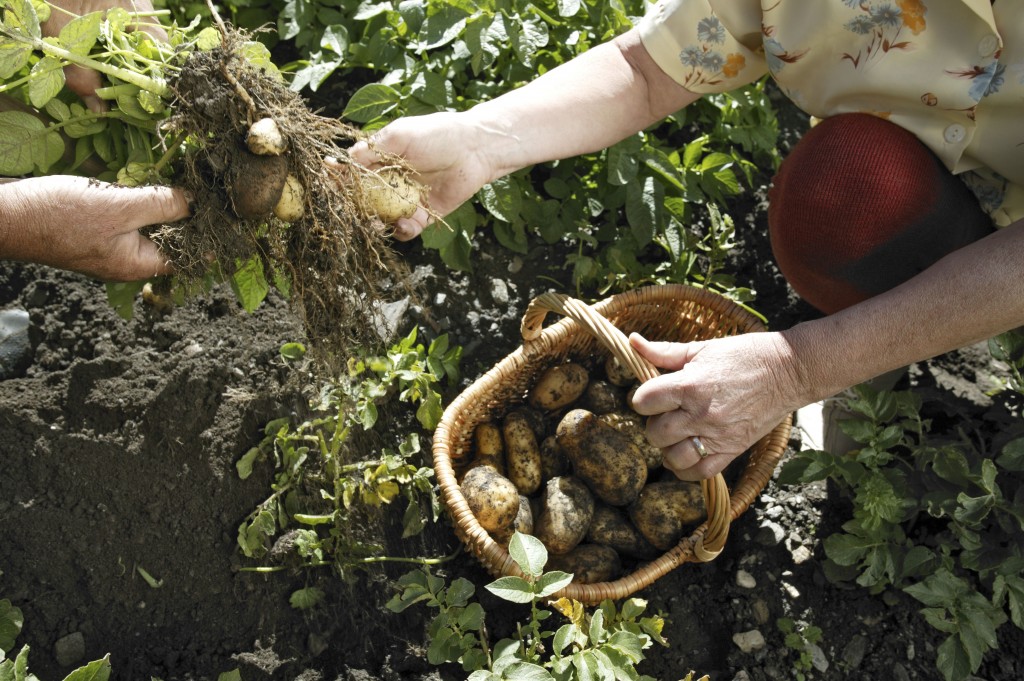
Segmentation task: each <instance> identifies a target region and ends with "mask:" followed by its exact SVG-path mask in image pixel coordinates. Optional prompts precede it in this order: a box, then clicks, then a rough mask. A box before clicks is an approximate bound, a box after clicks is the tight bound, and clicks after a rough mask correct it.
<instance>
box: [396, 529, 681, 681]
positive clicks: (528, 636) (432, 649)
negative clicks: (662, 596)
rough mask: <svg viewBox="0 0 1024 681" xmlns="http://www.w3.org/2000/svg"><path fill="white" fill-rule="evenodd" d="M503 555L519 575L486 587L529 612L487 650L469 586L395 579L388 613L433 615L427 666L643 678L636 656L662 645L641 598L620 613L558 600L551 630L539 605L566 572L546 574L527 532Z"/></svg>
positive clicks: (420, 574) (486, 675) (656, 622)
mask: <svg viewBox="0 0 1024 681" xmlns="http://www.w3.org/2000/svg"><path fill="white" fill-rule="evenodd" d="M508 551H509V555H510V556H511V557H512V559H513V560H514V561H515V563H516V565H517V566H519V569H520V570H521V571H522V573H523V576H522V577H518V576H506V577H500V578H499V579H497V580H495V581H494V582H492V583H490V584H488V585H487V586H486V589H487V590H488V591H490V592H491V593H492V594H494V595H496V596H498V597H499V598H502V599H504V600H506V601H509V602H511V603H518V604H524V605H527V604H528V605H529V606H530V614H529V619H528V620H527V621H526V622H525V623H520V625H519V626H518V628H517V632H516V636H515V637H514V638H508V639H503V640H501V641H498V642H497V643H495V644H494V645H493V646H491V645H490V644H489V642H488V640H487V634H486V626H485V621H484V620H485V616H486V613H485V612H484V610H483V608H482V607H481V606H480V604H479V603H476V602H471V600H470V599H471V598H472V597H473V594H474V593H475V591H476V589H475V587H474V586H473V584H472V583H471V582H469V581H468V580H466V579H462V578H460V579H456V580H455V581H453V582H452V583H451V584H450V585H447V584H446V583H445V581H444V580H443V579H442V578H440V577H438V576H436V575H434V574H432V573H431V572H430V571H429V570H428V569H426V568H423V569H420V570H414V571H412V572H409V573H407V574H406V575H404V576H402V578H401V579H399V582H398V587H399V592H398V593H397V594H396V595H395V596H394V597H393V598H392V599H391V600H390V601H389V602H388V604H387V607H388V609H389V610H391V611H393V612H404V611H405V610H406V609H408V608H410V607H411V606H413V605H416V604H417V603H422V604H424V605H426V606H427V607H429V608H433V609H435V610H437V614H436V615H435V616H434V617H433V619H432V620H431V621H430V623H429V624H428V626H427V638H428V639H429V641H430V646H429V648H428V650H427V659H428V661H429V662H430V663H431V664H435V665H440V664H445V663H449V662H451V663H457V664H459V665H461V666H462V669H463V671H467V672H471V674H470V675H469V679H470V681H499V680H501V679H509V680H512V679H520V680H523V681H525V680H527V679H531V680H535V681H545V680H548V681H569V680H574V679H581V680H582V679H597V678H602V679H611V678H614V679H632V680H637V681H639V680H641V679H648V678H649V677H645V676H641V675H639V674H638V673H637V671H636V666H637V665H638V664H639V663H640V662H642V661H643V659H644V654H643V651H644V650H646V649H647V648H649V647H650V646H651V645H653V644H654V643H655V642H657V643H660V644H662V645H666V642H665V640H664V639H663V638H662V636H661V631H662V628H663V626H664V620H663V619H662V618H661V617H659V616H651V617H642V615H643V612H644V610H645V608H646V602H645V601H642V600H640V599H636V598H631V599H628V600H626V601H624V602H623V603H622V606H621V609H617V608H616V607H615V605H614V604H613V603H612V602H611V601H605V602H604V603H602V604H601V605H600V607H598V608H596V609H595V610H594V611H593V612H591V613H587V612H586V610H585V609H584V607H583V604H582V603H579V602H577V601H572V600H570V599H566V598H562V599H559V600H558V601H556V602H554V603H553V607H554V609H555V610H557V611H558V612H560V613H561V614H562V615H563V616H564V617H565V618H567V619H568V620H569V621H568V623H566V624H563V625H562V626H560V627H559V628H558V629H557V630H555V631H550V630H548V629H545V628H544V627H543V622H545V621H546V620H547V619H548V618H550V617H551V616H552V615H553V614H554V613H553V612H552V611H551V610H548V609H546V608H543V607H541V604H542V603H544V602H545V600H547V599H549V597H550V596H552V595H553V594H555V593H557V592H558V591H559V590H561V589H563V588H564V587H566V586H567V585H568V584H569V583H570V582H571V581H572V575H570V574H567V573H564V572H558V571H554V572H545V571H544V566H545V565H546V564H547V560H548V554H547V550H546V549H545V548H544V545H543V544H542V543H541V542H540V540H538V539H536V538H535V537H532V536H530V535H524V534H520V533H518V532H517V533H515V534H514V535H513V537H512V539H511V541H510V542H509V547H508ZM545 641H547V642H546V643H545ZM651 681H653V680H651Z"/></svg>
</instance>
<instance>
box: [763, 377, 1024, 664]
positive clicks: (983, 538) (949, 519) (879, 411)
mask: <svg viewBox="0 0 1024 681" xmlns="http://www.w3.org/2000/svg"><path fill="white" fill-rule="evenodd" d="M848 408H849V410H850V411H851V413H852V414H854V415H856V417H855V418H851V419H850V420H848V421H841V422H840V427H841V428H842V429H843V431H844V432H845V433H846V434H847V435H849V436H850V437H851V438H853V439H854V440H855V441H856V442H857V443H859V445H860V449H859V450H856V451H854V452H851V453H850V454H848V455H846V454H844V455H842V456H836V455H834V454H832V453H829V452H825V451H810V450H808V451H803V452H800V453H799V455H798V456H797V457H795V458H794V459H793V460H791V461H789V462H788V463H786V464H785V466H783V468H782V470H781V471H780V473H779V482H780V483H782V484H792V483H807V482H814V481H820V480H825V479H829V480H831V481H833V482H834V483H835V484H837V485H838V486H839V487H840V489H842V490H844V491H845V492H846V495H847V496H848V497H849V498H850V499H851V500H852V501H853V514H852V517H851V518H850V519H849V520H847V521H846V522H845V523H844V524H843V525H842V529H841V530H840V531H838V532H836V533H834V534H832V535H830V536H828V537H826V538H825V540H824V547H825V554H826V556H827V558H828V560H827V561H826V563H825V568H826V574H827V575H829V577H830V579H832V580H833V581H837V582H846V581H850V582H855V583H856V584H858V585H860V586H862V587H865V588H868V589H870V590H872V591H873V592H876V593H877V592H881V591H884V590H887V589H889V590H898V591H902V592H903V593H905V594H908V595H909V596H910V597H912V598H913V599H915V600H916V601H917V602H919V603H920V605H921V611H920V612H921V615H922V616H923V617H924V618H925V620H927V622H928V623H929V624H931V625H932V626H933V627H935V628H936V629H938V630H939V631H942V632H944V633H946V634H948V636H947V638H946V640H945V641H944V642H943V643H942V644H941V645H940V646H939V647H938V650H937V657H936V665H937V669H938V671H939V672H940V673H941V674H942V676H943V678H945V679H946V681H961V680H962V679H966V678H968V677H969V676H970V675H971V674H973V673H974V672H976V671H977V670H978V668H979V667H980V665H981V663H982V660H983V659H984V657H985V655H986V654H988V653H989V652H990V651H991V650H993V649H995V648H997V647H998V639H997V630H998V629H999V627H1001V626H1003V625H1004V624H1005V623H1006V622H1008V621H1009V622H1012V623H1013V624H1014V625H1015V626H1017V627H1019V628H1024V572H1022V570H1024V555H1022V550H1021V547H1022V546H1024V498H1022V495H1021V492H1020V489H1021V474H1022V472H1024V437H1022V435H1024V432H1022V430H1021V426H1020V424H1019V423H1016V424H1015V425H1014V426H1011V427H1010V428H1006V427H1005V426H1003V427H1000V428H999V429H998V434H997V436H996V438H995V440H994V441H988V440H987V439H984V438H983V439H980V440H972V438H970V437H968V435H967V434H964V433H962V432H961V433H956V434H954V435H953V436H952V437H951V436H947V435H940V434H937V433H930V432H929V431H930V424H929V423H928V422H927V421H925V420H924V419H923V418H922V414H921V411H922V401H921V397H920V396H919V395H917V394H916V393H913V392H909V391H907V392H889V391H882V392H876V391H874V390H872V389H871V388H869V387H867V386H860V387H858V388H856V392H855V394H854V395H853V396H852V397H851V398H850V399H849V400H848Z"/></svg>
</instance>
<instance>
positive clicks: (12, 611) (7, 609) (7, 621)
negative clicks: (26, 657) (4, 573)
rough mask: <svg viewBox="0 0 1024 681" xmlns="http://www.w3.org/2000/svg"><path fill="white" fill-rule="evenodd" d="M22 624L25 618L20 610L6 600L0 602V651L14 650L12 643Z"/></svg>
mask: <svg viewBox="0 0 1024 681" xmlns="http://www.w3.org/2000/svg"><path fill="white" fill-rule="evenodd" d="M24 623H25V617H24V615H22V612H21V609H20V608H16V607H14V606H13V605H11V602H10V601H9V600H7V599H6V598H4V599H3V600H0V650H2V651H4V652H10V651H11V650H13V649H14V641H15V640H16V639H17V638H18V634H20V633H21V628H22V625H24ZM0 659H3V658H2V657H0Z"/></svg>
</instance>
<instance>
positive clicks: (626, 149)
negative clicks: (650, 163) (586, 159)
mask: <svg viewBox="0 0 1024 681" xmlns="http://www.w3.org/2000/svg"><path fill="white" fill-rule="evenodd" d="M639 150H640V138H639V136H637V135H632V136H630V137H627V138H626V139H624V140H622V141H621V142H619V143H618V144H616V145H614V146H612V147H611V148H609V149H608V161H607V164H608V182H610V183H611V184H613V185H617V186H625V185H628V184H629V183H630V182H632V181H633V179H634V178H636V175H637V172H638V171H639V169H640V161H639V159H638V158H637V156H636V153H637V152H638V151H639Z"/></svg>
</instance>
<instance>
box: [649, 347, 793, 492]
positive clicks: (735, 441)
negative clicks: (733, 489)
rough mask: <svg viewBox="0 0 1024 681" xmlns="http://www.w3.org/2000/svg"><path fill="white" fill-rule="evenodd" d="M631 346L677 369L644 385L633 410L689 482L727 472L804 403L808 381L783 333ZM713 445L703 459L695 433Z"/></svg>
mask: <svg viewBox="0 0 1024 681" xmlns="http://www.w3.org/2000/svg"><path fill="white" fill-rule="evenodd" d="M629 341H630V345H632V346H633V348H634V349H636V351H637V352H638V353H640V354H641V355H642V356H643V357H644V358H646V359H647V360H648V361H650V362H651V363H652V364H654V365H655V366H657V367H660V368H663V369H669V370H670V371H671V372H672V373H667V374H663V375H661V376H658V377H656V378H654V379H651V380H649V381H647V382H646V383H644V384H642V385H641V386H640V387H639V388H637V390H636V393H635V394H634V395H633V408H634V409H635V410H636V411H637V412H638V413H639V414H642V415H644V416H649V417H650V418H649V419H648V421H647V439H648V440H650V442H651V444H653V445H654V446H655V447H660V448H662V449H663V450H664V455H665V459H664V461H665V467H666V468H668V469H669V470H671V471H672V472H673V473H675V474H676V477H678V478H680V479H682V480H701V479H704V478H710V477H711V476H713V475H714V474H716V473H719V472H721V471H722V470H723V469H725V467H726V466H727V465H729V463H730V462H731V461H732V460H733V459H735V458H736V457H737V456H739V455H740V454H742V453H743V452H744V451H746V450H747V448H748V447H750V446H751V445H753V444H754V443H755V442H757V441H758V440H759V439H760V438H761V437H762V436H764V435H765V434H767V433H769V432H770V431H771V430H772V429H773V428H774V427H775V426H776V425H778V424H779V422H781V421H782V420H783V419H784V418H785V417H786V415H787V414H789V413H790V412H792V411H793V410H794V409H796V408H797V407H799V406H802V404H800V399H801V397H800V395H801V392H802V391H801V386H800V381H799V380H798V378H797V371H796V370H795V363H794V361H793V357H792V351H791V350H790V347H789V345H788V344H787V343H786V342H785V341H784V340H783V339H782V337H781V336H780V335H779V334H775V333H747V334H741V335H737V336H729V337H726V338H718V339H714V340H708V341H698V342H693V343H665V342H651V341H648V340H646V339H644V338H643V337H641V336H640V335H639V334H635V333H634V334H632V335H631V336H630V338H629ZM694 435H696V436H698V437H699V438H700V441H701V443H702V444H703V445H704V448H705V449H706V450H707V453H708V455H707V457H706V458H701V456H700V454H699V453H698V452H697V448H696V445H695V444H694V443H693V441H692V439H691V438H692V437H693V436H694Z"/></svg>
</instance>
